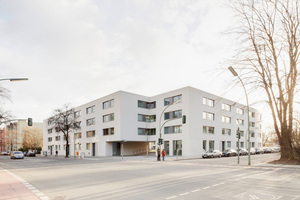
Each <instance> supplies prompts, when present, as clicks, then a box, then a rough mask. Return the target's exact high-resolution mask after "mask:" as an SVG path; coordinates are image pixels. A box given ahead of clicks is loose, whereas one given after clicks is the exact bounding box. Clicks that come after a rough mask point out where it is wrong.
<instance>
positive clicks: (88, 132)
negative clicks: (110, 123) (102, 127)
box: [86, 130, 96, 138]
mask: <svg viewBox="0 0 300 200" xmlns="http://www.w3.org/2000/svg"><path fill="white" fill-rule="evenodd" d="M95 135H96V131H94V130H93V131H87V132H86V137H87V138H89V137H95Z"/></svg>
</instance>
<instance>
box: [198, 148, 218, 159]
mask: <svg viewBox="0 0 300 200" xmlns="http://www.w3.org/2000/svg"><path fill="white" fill-rule="evenodd" d="M221 156H222V152H221V151H219V150H209V151H206V152H205V153H204V154H203V155H202V158H215V157H219V158H221Z"/></svg>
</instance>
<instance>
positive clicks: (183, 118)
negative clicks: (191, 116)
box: [182, 115, 186, 124]
mask: <svg viewBox="0 0 300 200" xmlns="http://www.w3.org/2000/svg"><path fill="white" fill-rule="evenodd" d="M182 123H183V124H185V123H186V116H185V115H183V116H182Z"/></svg>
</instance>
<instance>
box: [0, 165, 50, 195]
mask: <svg viewBox="0 0 300 200" xmlns="http://www.w3.org/2000/svg"><path fill="white" fill-rule="evenodd" d="M48 199H49V198H48V197H47V196H45V195H44V194H43V193H41V192H40V191H39V190H37V189H36V188H35V187H33V186H32V185H30V184H29V183H28V182H26V181H25V180H23V179H21V178H19V177H17V176H15V175H14V174H12V173H10V172H9V171H8V170H4V169H1V168H0V200H48Z"/></svg>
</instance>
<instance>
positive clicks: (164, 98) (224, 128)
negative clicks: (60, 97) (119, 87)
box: [43, 87, 262, 156]
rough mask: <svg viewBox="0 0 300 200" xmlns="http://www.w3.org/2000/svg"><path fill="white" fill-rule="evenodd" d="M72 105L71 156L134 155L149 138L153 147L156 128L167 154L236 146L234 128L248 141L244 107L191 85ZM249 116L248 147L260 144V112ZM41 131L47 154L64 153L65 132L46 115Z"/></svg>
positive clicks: (242, 145)
mask: <svg viewBox="0 0 300 200" xmlns="http://www.w3.org/2000/svg"><path fill="white" fill-rule="evenodd" d="M178 99H180V100H178ZM174 102H175V103H174ZM171 104H172V105H171ZM164 109H165V110H164ZM75 110H76V115H78V116H79V118H78V121H80V123H81V128H80V130H76V131H75V132H74V133H71V135H70V141H71V142H70V155H71V156H72V155H74V154H75V155H81V154H82V153H84V154H85V156H119V155H136V154H138V153H140V152H145V151H146V147H147V144H148V142H149V143H151V145H150V148H152V149H154V150H155V148H156V146H157V142H158V138H160V128H161V137H162V138H163V141H164V143H163V145H162V148H164V149H165V150H166V153H167V155H170V156H175V155H177V154H178V155H183V156H200V155H202V153H203V150H208V149H218V150H220V151H223V150H225V149H230V148H232V149H237V141H238V140H237V138H236V132H237V130H238V129H239V130H240V131H241V139H240V148H247V144H248V143H247V128H248V127H247V122H248V114H247V107H246V106H245V105H242V104H238V103H236V102H233V101H230V100H228V99H224V98H222V97H219V96H216V95H213V94H210V93H207V92H204V91H201V90H198V89H195V88H192V87H184V88H181V89H177V90H174V91H170V92H167V93H164V94H160V95H157V96H154V97H146V96H141V95H137V94H132V93H128V92H124V91H119V92H116V93H113V94H110V95H108V96H105V97H102V98H100V99H97V100H95V101H92V102H89V103H87V104H84V105H81V106H78V107H76V108H75ZM184 115H185V116H186V123H185V124H183V123H182V116H184ZM161 116H162V117H161ZM50 118H51V117H50ZM50 118H49V119H50ZM160 118H161V120H160ZM249 120H250V142H251V147H255V148H256V147H262V134H261V124H262V121H261V115H260V113H259V112H258V111H257V110H255V109H253V108H250V118H249ZM43 132H44V147H43V150H44V151H48V154H54V152H55V151H56V150H57V151H58V152H59V155H64V154H65V140H64V136H63V133H61V132H56V131H55V130H52V128H51V126H50V125H48V119H46V120H44V131H43Z"/></svg>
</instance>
